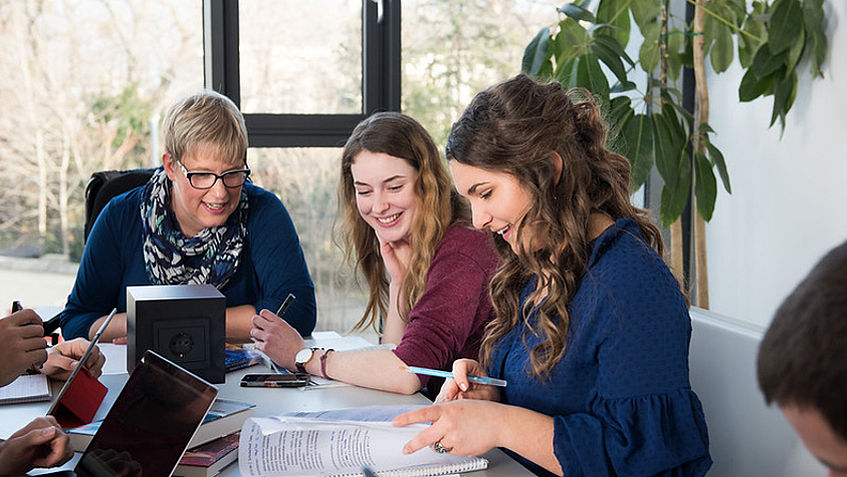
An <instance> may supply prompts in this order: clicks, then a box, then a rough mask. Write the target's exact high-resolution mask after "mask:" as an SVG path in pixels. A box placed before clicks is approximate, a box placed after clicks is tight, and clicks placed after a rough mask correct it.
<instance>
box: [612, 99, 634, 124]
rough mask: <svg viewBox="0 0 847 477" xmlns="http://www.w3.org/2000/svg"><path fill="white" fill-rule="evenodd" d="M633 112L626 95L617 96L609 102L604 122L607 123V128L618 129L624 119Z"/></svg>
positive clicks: (623, 122)
mask: <svg viewBox="0 0 847 477" xmlns="http://www.w3.org/2000/svg"><path fill="white" fill-rule="evenodd" d="M633 114H635V113H634V111H633V110H632V100H631V99H629V97H628V96H617V97H614V98H612V100H611V101H610V102H609V112H608V115H607V116H606V123H608V125H609V130H610V131H614V130H618V132H619V130H620V129H622V128H623V126H624V125H625V123H626V121H628V120H629V119H630V118H631V117H632V115H633Z"/></svg>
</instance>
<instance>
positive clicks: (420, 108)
mask: <svg viewBox="0 0 847 477" xmlns="http://www.w3.org/2000/svg"><path fill="white" fill-rule="evenodd" d="M402 5H403V10H402V12H401V19H402V22H403V24H402V28H401V30H402V35H403V39H402V49H403V51H402V54H401V57H402V62H403V66H402V68H403V72H402V75H403V79H402V81H403V85H402V94H403V98H402V103H403V112H405V113H407V114H409V115H411V116H413V117H414V118H415V119H417V120H418V121H419V122H420V123H421V124H423V125H424V127H426V128H427V129H428V130H429V132H430V133H431V134H432V135H433V137H434V138H435V140H436V143H437V144H439V145H443V144H444V142H445V140H446V137H447V133H448V132H449V131H450V126H451V125H452V123H453V121H455V120H456V119H457V118H458V117H459V114H461V112H462V111H463V110H464V108H465V106H467V104H468V102H470V100H471V98H473V95H474V94H476V93H477V92H478V91H481V90H483V89H485V88H487V87H488V86H491V85H492V84H494V83H495V82H497V81H500V80H503V79H506V78H507V77H509V76H513V75H516V74H518V73H519V72H520V69H521V57H522V56H523V51H524V48H526V45H527V44H529V42H530V41H531V40H532V38H533V37H534V36H535V34H536V33H538V30H540V29H541V28H542V27H544V26H548V25H550V24H553V23H556V22H557V21H558V16H557V13H556V2H551V1H550V0H403V4H402Z"/></svg>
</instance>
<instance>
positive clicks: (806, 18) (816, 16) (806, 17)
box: [803, 0, 827, 78]
mask: <svg viewBox="0 0 847 477" xmlns="http://www.w3.org/2000/svg"><path fill="white" fill-rule="evenodd" d="M803 23H804V25H805V27H806V28H805V29H806V43H807V51H808V52H809V63H811V70H812V77H813V78H814V77H817V76H820V77H823V72H822V71H821V65H822V64H823V62H824V60H825V59H826V48H827V39H826V35H825V34H824V24H823V23H824V12H823V0H806V1H805V2H803Z"/></svg>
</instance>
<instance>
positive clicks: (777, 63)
mask: <svg viewBox="0 0 847 477" xmlns="http://www.w3.org/2000/svg"><path fill="white" fill-rule="evenodd" d="M783 65H785V61H784V60H783V55H781V54H780V55H772V54H771V52H770V48H768V47H767V43H765V44H763V45H762V46H761V47H760V48H759V49H758V50H756V55H755V56H754V57H753V64H752V65H751V66H750V70H752V71H753V73H754V74H755V75H756V76H758V77H759V78H764V77H765V76H769V75H771V74H773V72H774V71H776V70H778V69H779V68H780V67H782V66H783Z"/></svg>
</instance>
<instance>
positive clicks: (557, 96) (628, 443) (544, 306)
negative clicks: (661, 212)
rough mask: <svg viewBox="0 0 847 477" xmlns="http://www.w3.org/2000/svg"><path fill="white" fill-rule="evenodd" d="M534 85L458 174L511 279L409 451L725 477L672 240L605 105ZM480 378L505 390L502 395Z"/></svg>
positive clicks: (500, 88) (486, 94) (469, 149)
mask: <svg viewBox="0 0 847 477" xmlns="http://www.w3.org/2000/svg"><path fill="white" fill-rule="evenodd" d="M582 95H583V98H582V99H579V98H577V97H576V95H575V94H573V93H569V92H566V91H564V90H563V89H562V87H561V85H559V84H558V83H550V84H540V83H537V82H535V81H534V80H532V79H531V78H529V77H527V76H524V75H520V76H517V77H515V78H513V79H510V80H508V81H506V82H504V83H501V84H499V85H496V86H494V87H492V88H490V89H488V90H486V91H483V92H481V93H479V94H478V95H477V96H476V97H475V98H474V100H473V101H472V102H471V104H470V105H469V106H468V107H467V109H466V110H465V112H464V114H463V115H462V117H461V118H460V119H459V120H458V121H457V122H456V123H455V124H454V125H453V128H452V130H451V133H450V136H449V138H448V141H447V158H448V161H449V163H450V169H451V171H452V172H453V179H454V181H455V184H456V188H457V189H458V191H459V193H460V194H462V195H463V196H465V197H467V198H468V199H469V200H470V203H471V208H472V210H473V222H474V226H475V227H477V228H479V229H488V230H490V231H492V232H495V233H496V234H498V235H499V236H500V237H502V239H503V240H502V241H498V246H501V248H502V249H503V251H504V252H505V253H504V263H503V265H502V266H501V267H500V269H499V270H498V271H497V273H496V275H495V276H494V278H493V280H492V282H491V297H492V300H493V306H494V309H495V315H496V317H495V319H494V320H493V321H492V322H491V323H490V324H489V325H488V326H487V328H486V335H485V338H484V340H483V344H482V347H481V351H480V361H479V362H477V361H474V360H459V361H457V362H456V363H454V366H453V372H454V374H455V376H456V379H455V380H449V381H447V382H446V383H445V384H444V387H443V388H442V390H441V393H440V394H439V399H438V401H440V402H442V404H439V405H436V406H432V407H427V408H424V409H422V410H418V411H413V412H411V413H407V414H404V415H401V416H398V417H397V418H396V419H395V424H396V425H407V424H410V423H413V422H432V423H433V425H432V426H430V427H429V428H428V429H427V430H425V431H422V432H421V433H420V434H418V436H416V437H415V438H414V439H413V440H412V441H410V442H409V443H408V444H407V445H406V448H405V450H406V451H407V452H413V451H415V450H417V449H419V448H421V447H424V446H427V445H432V446H433V448H434V449H435V450H436V451H439V452H451V453H454V454H462V455H471V454H480V453H484V452H486V451H488V450H490V449H491V448H493V447H503V448H505V449H507V450H509V451H510V452H512V453H513V455H516V457H517V458H518V459H519V460H520V461H522V462H523V463H524V464H525V465H526V466H527V467H529V468H530V469H531V470H533V471H534V472H536V473H538V474H539V475H567V476H569V477H573V476H584V475H590V476H605V475H663V476H700V475H703V474H705V472H706V470H707V469H708V468H709V466H710V465H711V459H710V457H709V445H708V436H707V432H706V424H705V420H704V417H703V411H702V408H701V405H700V402H699V400H698V398H697V396H696V395H695V394H694V392H693V391H692V390H691V388H690V384H689V380H688V341H689V338H690V334H691V325H690V319H689V317H688V310H687V303H686V300H685V297H684V295H683V293H682V292H681V290H680V286H679V284H678V282H677V281H676V279H675V278H674V276H673V275H672V274H671V272H670V270H669V269H668V267H667V266H666V265H665V263H664V261H663V260H662V256H661V254H662V252H663V250H662V237H661V234H660V231H659V229H658V228H657V227H656V226H655V225H653V224H652V223H651V221H650V219H649V218H648V216H647V213H646V212H645V211H643V210H640V209H638V208H636V207H633V206H632V205H631V204H630V202H629V193H628V187H629V182H630V168H629V163H628V161H627V160H626V158H624V157H622V156H620V155H618V154H615V153H613V152H611V151H609V150H608V149H606V147H605V142H606V137H605V134H606V130H605V125H604V123H603V121H602V119H601V118H600V115H599V113H598V110H597V107H596V105H595V104H594V103H593V101H591V100H590V99H588V98H590V96H588V95H587V94H585V93H583V94H582ZM469 375H483V376H485V375H490V376H494V377H497V378H500V379H505V380H506V381H507V382H508V386H506V387H504V388H494V387H492V386H485V385H479V384H474V383H470V382H469V381H468V379H467V376H469Z"/></svg>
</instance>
